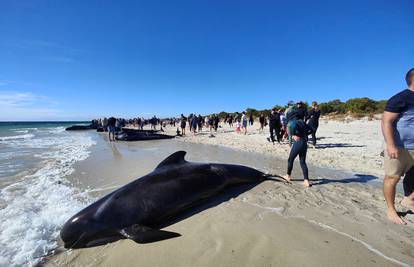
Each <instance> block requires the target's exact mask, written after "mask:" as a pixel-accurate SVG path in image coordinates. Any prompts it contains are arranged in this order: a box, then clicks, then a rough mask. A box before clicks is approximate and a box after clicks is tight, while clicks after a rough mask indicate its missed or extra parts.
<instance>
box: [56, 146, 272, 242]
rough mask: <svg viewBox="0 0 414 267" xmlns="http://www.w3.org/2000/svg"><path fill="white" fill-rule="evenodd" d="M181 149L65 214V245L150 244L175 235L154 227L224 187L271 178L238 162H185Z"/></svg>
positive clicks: (61, 235) (62, 236)
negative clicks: (150, 169)
mask: <svg viewBox="0 0 414 267" xmlns="http://www.w3.org/2000/svg"><path fill="white" fill-rule="evenodd" d="M185 154H186V152H185V151H178V152H175V153H173V154H172V155H170V156H169V157H167V158H166V159H164V160H163V161H162V162H161V163H160V164H159V165H158V166H157V167H156V168H155V170H154V171H153V172H151V173H149V174H147V175H145V176H143V177H141V178H139V179H136V180H135V181H133V182H131V183H129V184H127V185H125V186H123V187H121V188H119V189H117V190H115V191H114V192H112V193H110V194H108V195H106V196H104V197H103V198H101V199H99V200H98V201H96V202H95V203H93V204H91V205H90V206H88V207H86V208H85V209H83V210H81V211H80V212H79V213H77V214H76V215H74V216H73V217H72V218H70V219H69V220H68V221H67V222H66V223H65V225H64V226H63V228H62V230H61V232H60V237H61V239H62V241H63V242H64V246H65V248H85V247H92V246H98V245H103V244H106V243H109V242H113V241H116V240H119V239H125V238H128V239H131V240H133V241H135V242H137V243H149V242H154V241H160V240H164V239H168V238H172V237H177V236H180V234H178V233H173V232H168V231H163V230H159V227H160V226H161V225H163V224H164V223H165V222H166V221H168V220H171V218H174V217H175V216H177V215H179V214H180V213H182V212H183V211H185V210H188V208H190V207H193V206H195V205H197V204H199V203H200V202H201V201H202V200H205V199H208V198H210V197H212V196H214V195H216V194H218V193H219V192H221V191H223V189H225V188H226V187H229V186H231V185H237V184H243V183H253V184H257V183H259V182H261V181H263V180H265V179H268V178H269V177H270V175H267V174H264V173H263V172H260V171H258V170H256V169H253V168H250V167H246V166H241V165H231V164H216V163H211V164H210V163H195V162H188V161H186V160H185V159H184V156H185Z"/></svg>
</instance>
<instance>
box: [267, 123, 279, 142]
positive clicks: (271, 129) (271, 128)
mask: <svg viewBox="0 0 414 267" xmlns="http://www.w3.org/2000/svg"><path fill="white" fill-rule="evenodd" d="M275 130H276V128H275V127H273V126H272V125H269V131H270V140H272V143H274V142H275V135H274V131H275ZM276 136H277V133H276ZM278 141H279V140H278Z"/></svg>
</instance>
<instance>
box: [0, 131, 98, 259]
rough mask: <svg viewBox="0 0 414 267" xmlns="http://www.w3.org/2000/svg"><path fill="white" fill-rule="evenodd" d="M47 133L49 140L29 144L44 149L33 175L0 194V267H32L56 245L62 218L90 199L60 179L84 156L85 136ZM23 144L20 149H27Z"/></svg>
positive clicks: (88, 139) (86, 149)
mask: <svg viewBox="0 0 414 267" xmlns="http://www.w3.org/2000/svg"><path fill="white" fill-rule="evenodd" d="M50 133H51V136H47V137H45V138H40V140H36V138H34V139H33V140H35V141H34V142H30V146H31V147H33V146H36V145H37V146H38V148H44V147H47V145H49V148H50V149H48V150H45V152H44V153H42V157H41V158H42V164H41V166H40V167H39V168H38V169H37V171H35V172H34V173H33V174H31V175H28V176H25V177H23V179H21V180H19V181H18V182H16V183H13V184H11V185H9V186H7V187H5V188H3V189H1V191H0V218H1V220H0V229H1V232H0V248H1V249H0V266H22V265H24V266H26V265H29V266H32V265H35V264H36V263H38V262H39V261H40V259H41V258H42V257H43V256H44V255H46V254H47V253H48V252H50V251H51V250H53V249H54V248H56V247H57V240H58V235H59V230H60V227H61V226H62V224H63V223H64V222H65V220H67V219H68V218H69V217H70V216H71V215H73V214H74V213H76V212H77V211H79V210H80V209H81V208H82V207H84V206H85V205H87V204H88V203H90V202H91V201H92V199H91V198H89V197H88V195H87V194H79V193H80V190H79V189H77V188H75V187H73V186H71V185H70V184H69V183H68V182H67V180H65V178H64V177H65V176H67V175H69V174H71V173H72V172H73V171H74V169H73V164H74V163H75V162H77V161H80V160H84V159H86V158H87V157H88V156H89V148H90V147H91V146H92V145H93V144H94V141H93V139H92V137H91V136H90V135H87V134H86V133H85V134H75V135H71V134H68V133H63V132H62V131H61V130H60V129H54V130H51V131H50ZM52 133H53V134H52ZM57 133H60V134H57ZM31 141H32V140H31ZM27 143H29V142H27ZM27 143H26V144H25V143H20V145H21V146H25V145H27V146H29V144H27ZM75 195H82V196H83V197H82V198H79V197H75Z"/></svg>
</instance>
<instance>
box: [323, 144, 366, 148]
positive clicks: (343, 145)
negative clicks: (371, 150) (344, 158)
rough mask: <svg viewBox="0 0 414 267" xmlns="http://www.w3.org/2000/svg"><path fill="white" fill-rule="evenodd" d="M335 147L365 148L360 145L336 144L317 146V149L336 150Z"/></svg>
mask: <svg viewBox="0 0 414 267" xmlns="http://www.w3.org/2000/svg"><path fill="white" fill-rule="evenodd" d="M334 147H365V146H360V145H352V144H348V143H336V144H317V145H316V148H318V149H325V148H334Z"/></svg>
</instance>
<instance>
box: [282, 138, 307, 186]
mask: <svg viewBox="0 0 414 267" xmlns="http://www.w3.org/2000/svg"><path fill="white" fill-rule="evenodd" d="M306 152H307V143H306V141H305V140H303V139H301V140H299V141H295V142H293V145H292V148H291V150H290V154H289V158H288V169H287V174H288V175H291V173H292V170H293V162H294V161H295V158H296V157H297V156H298V155H299V161H300V167H301V168H302V172H303V179H305V180H308V179H309V176H308V166H307V165H306Z"/></svg>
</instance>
